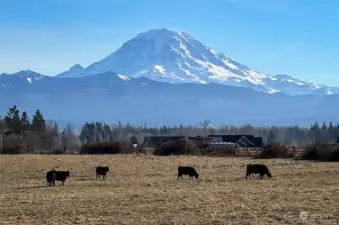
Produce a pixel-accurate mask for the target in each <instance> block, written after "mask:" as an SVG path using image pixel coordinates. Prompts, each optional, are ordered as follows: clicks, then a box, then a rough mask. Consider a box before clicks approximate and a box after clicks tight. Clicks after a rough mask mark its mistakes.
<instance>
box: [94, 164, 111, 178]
mask: <svg viewBox="0 0 339 225" xmlns="http://www.w3.org/2000/svg"><path fill="white" fill-rule="evenodd" d="M108 171H109V168H108V166H105V167H102V166H98V167H97V169H96V173H97V179H98V177H99V179H100V175H102V178H103V179H106V174H107V172H108Z"/></svg>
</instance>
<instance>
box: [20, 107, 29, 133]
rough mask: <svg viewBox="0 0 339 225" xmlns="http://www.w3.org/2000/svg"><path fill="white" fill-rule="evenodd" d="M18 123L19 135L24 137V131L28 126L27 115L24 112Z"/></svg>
mask: <svg viewBox="0 0 339 225" xmlns="http://www.w3.org/2000/svg"><path fill="white" fill-rule="evenodd" d="M20 121H21V133H22V134H23V135H24V134H25V132H26V130H27V129H28V128H29V126H30V123H29V119H28V115H27V112H26V111H24V112H22V114H21V118H20Z"/></svg>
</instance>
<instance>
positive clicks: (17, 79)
mask: <svg viewBox="0 0 339 225" xmlns="http://www.w3.org/2000/svg"><path fill="white" fill-rule="evenodd" d="M44 77H46V76H45V75H42V74H39V73H36V72H34V71H31V70H23V71H19V72H17V73H13V74H8V73H2V74H0V81H1V82H0V87H11V86H13V85H14V86H15V85H18V84H19V83H20V84H23V83H30V84H32V83H34V82H36V81H37V80H40V79H41V78H44Z"/></svg>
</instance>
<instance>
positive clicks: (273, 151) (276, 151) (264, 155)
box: [256, 142, 290, 159]
mask: <svg viewBox="0 0 339 225" xmlns="http://www.w3.org/2000/svg"><path fill="white" fill-rule="evenodd" d="M288 152H289V149H288V147H287V146H285V145H284V144H282V143H279V142H272V143H268V144H267V145H265V146H264V148H263V151H262V152H261V153H260V154H259V155H258V156H256V158H257V159H271V158H288V157H290V155H289V154H288Z"/></svg>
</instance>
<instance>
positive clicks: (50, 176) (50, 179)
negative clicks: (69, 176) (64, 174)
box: [46, 170, 56, 186]
mask: <svg viewBox="0 0 339 225" xmlns="http://www.w3.org/2000/svg"><path fill="white" fill-rule="evenodd" d="M46 180H47V186H52V185H53V186H55V180H56V175H55V171H54V170H52V171H48V172H47V173H46Z"/></svg>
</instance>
